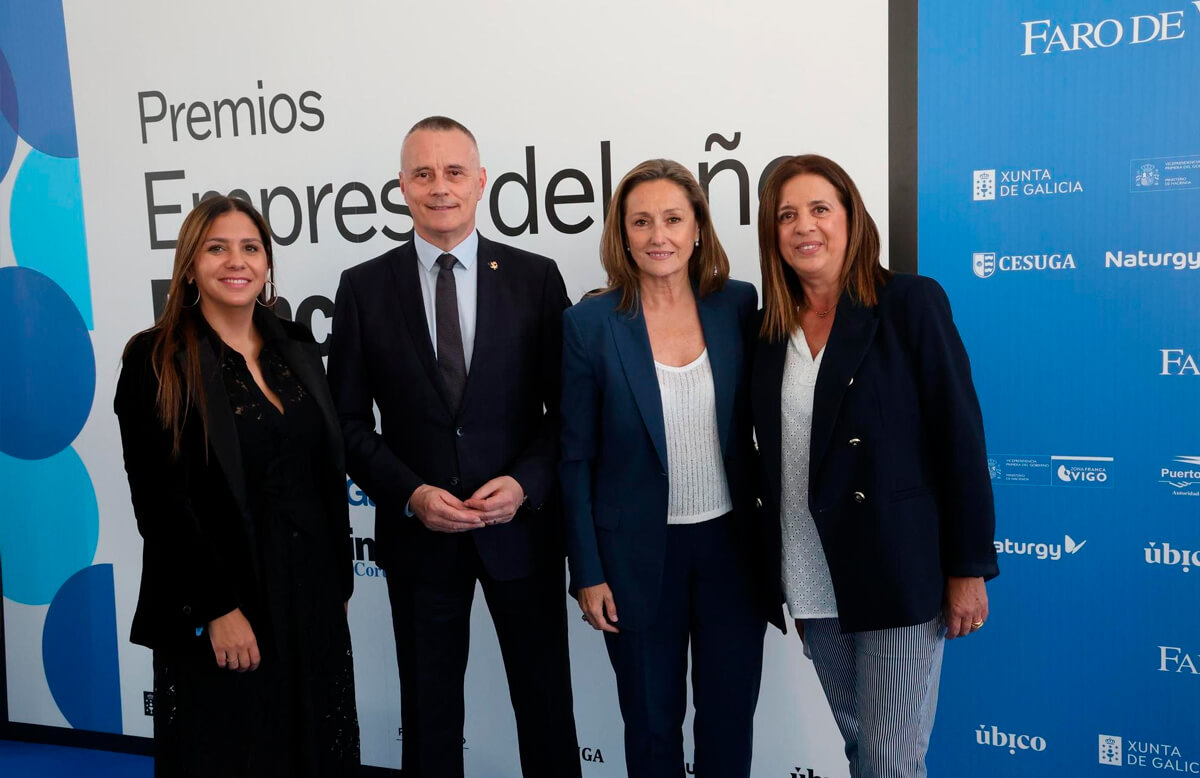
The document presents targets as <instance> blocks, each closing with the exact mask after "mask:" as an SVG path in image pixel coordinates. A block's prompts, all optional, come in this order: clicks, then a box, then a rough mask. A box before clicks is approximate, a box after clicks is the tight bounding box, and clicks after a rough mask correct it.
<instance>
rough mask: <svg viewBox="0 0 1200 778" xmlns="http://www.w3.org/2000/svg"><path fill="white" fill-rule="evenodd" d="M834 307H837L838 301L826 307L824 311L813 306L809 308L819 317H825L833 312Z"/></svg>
mask: <svg viewBox="0 0 1200 778" xmlns="http://www.w3.org/2000/svg"><path fill="white" fill-rule="evenodd" d="M834 308H837V303H834V304H833V305H831V306H829V307H828V308H826V309H825V310H823V311H818V310H817V309H816V308H811V307H810V308H809V310H810V311H812V312H813V313H815V314H816V315H817V318H818V319H824V318H825V317H826V316H828V315H829V314H831V313H833V309H834Z"/></svg>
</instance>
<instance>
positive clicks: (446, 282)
mask: <svg viewBox="0 0 1200 778" xmlns="http://www.w3.org/2000/svg"><path fill="white" fill-rule="evenodd" d="M437 262H438V267H439V268H440V269H439V270H438V277H437V292H436V294H435V295H434V321H435V323H436V324H437V360H438V369H439V370H441V373H442V381H444V382H445V384H446V392H447V394H448V396H447V398H446V399H447V400H449V402H450V407H451V408H452V409H453V410H454V411H455V412H456V413H457V412H458V406H459V404H460V403H461V402H462V396H463V389H464V388H465V387H466V385H467V359H466V357H465V356H464V355H463V340H462V328H461V327H460V326H459V323H458V288H457V286H456V285H455V283H454V266H455V264H457V263H458V260H457V259H456V258H455V257H454V255H453V254H443V255H441V256H440V257H438V261H437Z"/></svg>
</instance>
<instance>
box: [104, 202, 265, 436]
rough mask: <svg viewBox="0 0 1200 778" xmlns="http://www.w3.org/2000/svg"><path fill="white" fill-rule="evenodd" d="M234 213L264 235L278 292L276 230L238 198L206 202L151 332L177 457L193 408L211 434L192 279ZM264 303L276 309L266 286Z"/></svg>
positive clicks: (160, 407) (160, 404)
mask: <svg viewBox="0 0 1200 778" xmlns="http://www.w3.org/2000/svg"><path fill="white" fill-rule="evenodd" d="M233 211H240V212H241V213H244V214H246V216H248V217H249V218H250V221H252V222H254V226H255V227H256V228H257V229H258V235H259V238H260V239H261V240H262V245H263V250H264V251H265V252H266V254H267V279H268V280H269V281H270V282H271V288H272V290H273V289H274V287H275V254H274V249H273V247H272V245H271V228H270V227H269V226H267V221H266V219H264V218H263V216H262V214H260V213H259V212H258V210H257V209H255V207H254V206H253V205H250V204H249V203H248V202H246V201H245V200H240V199H238V198H236V197H225V196H221V195H218V196H214V197H210V198H208V199H206V200H202V201H201V202H200V204H199V205H197V206H196V207H195V208H193V209H192V211H191V213H189V214H188V215H187V216H186V217H185V218H184V220H183V224H182V225H181V226H180V228H179V239H178V240H176V242H175V264H174V267H173V268H172V271H171V285H170V287H169V289H168V291H167V304H166V306H165V307H164V308H163V311H162V313H161V314H160V315H159V317H158V321H156V322H155V323H154V326H153V327H151V328H150V329H149V330H146V332H149V333H151V335H152V341H151V349H150V365H151V367H152V368H153V369H154V376H155V378H157V379H158V395H157V397H156V398H155V406H156V410H157V411H158V420H159V422H161V423H162V426H163V429H165V430H168V431H169V432H170V433H171V441H172V448H171V453H172V455H173V456H179V450H180V440H181V438H182V435H183V421H184V418H185V417H186V416H187V414H188V411H189V410H190V409H191V408H192V407H193V406H195V408H196V410H197V411H198V413H199V414H200V423H201V425H202V426H203V427H204V429H205V432H206V433H207V429H208V418H207V414H206V413H205V410H204V383H203V380H202V377H201V375H200V352H199V335H198V332H199V328H198V325H199V319H200V318H202V314H201V313H200V309H199V307H198V303H199V299H200V290H199V289H198V288H197V287H196V283H195V281H194V280H189V279H190V278H191V276H192V268H193V266H194V265H195V263H196V257H197V255H198V254H199V253H200V250H201V249H202V248H203V246H204V237H205V236H206V235H207V234H208V230H209V228H210V227H211V226H212V223H213V222H214V221H215V220H216V219H217V217H218V216H221V215H223V214H226V213H232V212H233ZM259 302H260V303H262V304H263V305H268V306H269V305H272V304H274V292H272V298H271V299H268V298H267V290H266V287H265V286H264V287H263V291H262V292H261V293H260V294H259ZM139 334H140V333H139ZM136 338H137V336H134V339H136ZM132 343H133V340H131V341H130V344H132ZM181 351H182V352H183V355H184V357H183V366H182V370H181V369H180V365H179V364H178V363H177V362H176V359H175V355H176V353H178V352H181ZM128 353H129V345H126V346H125V354H123V355H122V359H124V358H125V356H126V355H128Z"/></svg>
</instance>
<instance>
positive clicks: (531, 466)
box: [329, 236, 568, 580]
mask: <svg viewBox="0 0 1200 778" xmlns="http://www.w3.org/2000/svg"><path fill="white" fill-rule="evenodd" d="M478 262H479V271H478V272H479V276H478V286H477V291H476V294H477V295H478V296H477V298H476V299H477V301H478V302H477V310H476V324H475V348H474V352H473V356H472V358H471V368H470V372H469V374H468V375H467V386H466V389H465V392H464V394H463V399H462V404H461V407H460V408H459V410H458V412H457V413H455V412H453V411H452V410H451V409H450V407H449V405H448V404H447V402H446V399H445V397H446V390H445V386H444V384H443V382H442V378H441V374H440V373H439V371H438V365H437V359H436V358H435V356H434V350H433V342H432V341H431V340H430V337H429V325H428V324H427V323H426V320H425V308H424V304H423V303H422V299H421V287H420V282H419V280H418V277H417V273H418V271H419V263H418V262H417V252H416V249H415V248H414V247H413V245H412V244H411V243H408V244H405V245H403V246H399V247H397V248H394V249H392V250H391V251H388V252H387V253H386V254H383V255H382V256H379V257H376V258H375V259H372V260H369V261H367V262H364V263H362V264H361V265H358V266H356V267H352V268H350V269H349V270H346V271H345V272H344V273H343V274H342V280H341V284H340V285H339V287H338V293H337V302H336V305H335V309H334V323H333V334H332V336H331V343H330V350H329V381H330V385H331V387H332V388H333V396H334V398H335V400H336V403H337V408H338V413H339V415H340V416H341V420H342V429H343V431H344V432H345V436H346V460H347V465H348V467H349V470H350V476H351V478H353V479H354V480H355V482H357V483H358V485H359V486H361V487H362V488H363V490H364V491H365V492H366V493H367V494H368V495H370V496H371V499H372V500H374V501H375V503H376V512H375V517H376V519H375V552H376V562H377V563H378V564H379V566H380V567H383V568H384V569H385V570H387V572H388V574H389V575H405V576H414V577H417V578H419V579H423V580H437V579H441V578H444V577H445V576H446V575H448V574H449V573H451V572H452V571H453V570H454V569H455V557H456V554H457V548H458V545H457V543H458V538H457V537H456V536H454V535H451V534H446V533H440V532H431V531H430V530H428V529H426V528H425V526H424V525H423V524H421V522H420V520H418V519H417V518H416V517H415V516H407V515H405V506H406V505H407V503H408V500H409V498H410V497H411V496H412V493H413V491H414V490H416V488H417V487H418V486H420V485H421V484H425V483H428V484H430V485H432V486H437V487H440V488H442V489H445V490H446V491H448V492H450V493H452V494H454V495H455V496H457V497H459V498H460V499H466V498H467V497H470V496H471V494H472V493H474V491H475V490H476V489H478V488H479V487H480V486H482V485H483V484H484V483H485V482H487V481H488V480H490V479H492V478H495V477H496V476H499V475H510V476H512V477H513V478H515V479H516V480H517V481H518V482H519V483H520V484H521V486H522V488H524V490H525V494H526V503H525V505H524V506H523V507H522V508H521V509H520V510H519V511H518V512H517V515H516V517H514V519H513V520H512V521H511V522H508V523H506V524H499V525H495V526H491V527H486V528H484V529H479V530H475V531H473V532H472V533H471V535H472V537H473V538H474V541H475V547H476V549H477V551H478V553H479V557H480V559H481V560H482V562H483V565H484V567H485V568H486V570H487V572H488V574H489V575H490V576H492V577H493V578H496V579H498V580H512V579H516V578H522V577H525V576H528V575H529V574H530V573H531V572H533V570H535V569H536V568H537V566H539V565H543V564H547V563H549V562H551V561H552V560H557V561H558V563H559V564H561V563H562V540H561V538H562V530H561V527H560V513H559V508H558V499H557V489H556V488H555V487H556V484H555V481H554V464H555V462H556V461H557V458H558V425H557V421H556V420H557V418H558V395H559V389H558V387H559V379H560V371H559V356H560V353H561V349H562V310H563V308H565V307H566V306H567V304H568V299H567V292H566V287H565V286H564V285H563V281H562V276H561V275H560V274H559V272H558V267H557V266H556V265H555V264H554V262H552V261H551V260H549V259H547V258H545V257H540V256H538V255H536V254H530V253H529V252H526V251H521V250H520V249H516V248H512V247H510V246H505V245H502V244H500V243H495V242H493V241H490V240H488V239H486V238H484V237H482V236H480V238H479V256H478ZM372 402H375V403H377V404H378V406H379V415H380V420H381V426H382V429H381V431H380V432H377V431H376V428H375V414H374V412H373V410H372V407H371V404H372ZM547 409H548V411H549V412H548V413H547Z"/></svg>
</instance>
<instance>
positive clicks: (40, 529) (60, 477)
mask: <svg viewBox="0 0 1200 778" xmlns="http://www.w3.org/2000/svg"><path fill="white" fill-rule="evenodd" d="M99 537H100V512H99V509H98V508H97V506H96V492H95V490H94V489H93V488H92V479H91V477H90V476H89V475H88V471H87V468H85V467H84V466H83V462H82V461H81V460H80V459H79V455H78V454H76V453H75V450H74V449H71V448H68V449H66V450H64V451H62V452H61V453H58V454H55V455H54V456H52V457H50V458H49V459H39V460H34V461H30V460H26V459H15V458H13V457H9V456H5V455H4V454H0V557H2V558H3V559H4V582H3V583H4V596H5V597H6V598H8V599H10V600H13V601H14V602H20V603H24V604H26V605H45V604H47V603H49V602H50V601H51V600H52V599H54V593H55V592H57V591H58V589H59V587H61V586H62V585H63V582H64V581H66V580H67V579H68V578H70V577H71V576H72V575H73V574H74V573H75V572H76V571H78V570H79V569H80V568H83V567H87V566H88V565H90V564H91V563H92V558H93V557H95V555H96V542H97V540H98V539H99Z"/></svg>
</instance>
